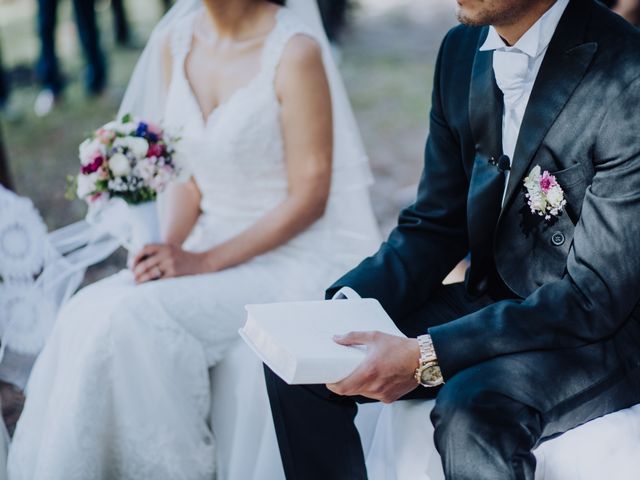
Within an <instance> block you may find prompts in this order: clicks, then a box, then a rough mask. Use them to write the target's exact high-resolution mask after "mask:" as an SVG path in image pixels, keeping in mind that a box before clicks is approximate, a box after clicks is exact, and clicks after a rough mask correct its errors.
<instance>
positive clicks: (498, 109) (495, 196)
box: [467, 28, 504, 284]
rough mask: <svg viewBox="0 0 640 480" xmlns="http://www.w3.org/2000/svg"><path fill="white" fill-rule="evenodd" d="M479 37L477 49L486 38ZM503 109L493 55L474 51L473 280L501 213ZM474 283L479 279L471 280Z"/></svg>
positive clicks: (470, 217)
mask: <svg viewBox="0 0 640 480" xmlns="http://www.w3.org/2000/svg"><path fill="white" fill-rule="evenodd" d="M487 32H488V28H485V31H484V32H483V34H482V35H480V40H479V43H478V48H480V46H481V45H482V43H483V42H484V39H485V38H486V36H487ZM503 110H504V106H503V101H502V92H500V90H499V88H498V86H497V84H496V81H495V75H494V73H493V52H492V51H488V52H481V51H479V50H478V51H477V52H476V56H475V60H474V64H473V70H472V74H471V85H470V90H469V122H470V125H471V131H472V133H473V138H474V141H475V145H476V155H475V160H474V165H473V170H472V173H471V180H470V184H469V193H468V201H467V219H468V229H469V240H470V248H471V257H472V263H473V265H474V268H473V269H472V272H471V275H472V276H473V277H475V276H476V274H477V275H482V273H483V272H484V273H486V270H487V262H488V261H489V257H490V253H491V251H492V248H491V245H492V241H493V233H494V230H495V226H496V224H497V221H498V216H499V214H500V206H501V200H502V192H503V189H504V174H503V173H502V172H499V171H498V169H497V168H496V166H495V165H493V164H491V163H490V161H491V159H492V158H493V159H498V158H499V157H500V155H502V114H503ZM471 280H472V281H471V283H472V284H473V283H476V282H477V281H479V280H480V278H472V279H471Z"/></svg>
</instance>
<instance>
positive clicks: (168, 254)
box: [135, 36, 333, 282]
mask: <svg viewBox="0 0 640 480" xmlns="http://www.w3.org/2000/svg"><path fill="white" fill-rule="evenodd" d="M276 90H277V93H278V97H279V100H280V102H281V105H282V109H281V116H282V118H281V121H282V126H283V132H284V145H285V159H286V165H287V174H288V185H289V188H288V195H287V198H286V199H285V200H284V201H283V202H282V203H281V204H280V205H278V206H277V207H276V208H274V209H273V210H272V211H270V212H269V213H267V214H266V215H265V216H264V217H262V218H261V219H260V220H258V221H257V222H256V223H255V224H254V225H252V226H251V227H249V228H248V229H247V230H245V231H244V232H241V233H240V234H239V235H237V236H235V237H234V238H231V239H230V240H228V241H226V242H224V243H222V244H220V245H218V246H216V247H214V248H213V249H211V250H209V251H207V252H203V253H201V254H193V253H188V252H184V251H182V250H181V249H178V248H174V247H170V246H169V247H167V246H158V245H155V246H153V245H152V246H149V247H146V248H145V249H144V250H143V251H142V252H141V253H140V255H139V259H140V260H139V261H138V262H137V265H136V267H135V273H136V279H137V281H139V282H144V281H148V280H150V279H153V278H156V277H157V275H158V272H162V276H163V277H167V276H180V275H192V274H197V273H207V272H215V271H219V270H223V269H226V268H230V267H233V266H236V265H239V264H241V263H244V262H246V261H248V260H250V259H252V258H253V257H255V256H258V255H261V254H263V253H266V252H268V251H270V250H273V249H275V248H277V247H279V246H281V245H283V244H285V243H287V242H288V241H289V240H291V239H292V238H293V237H295V236H296V235H298V234H299V233H301V232H302V231H304V230H305V229H307V228H308V227H309V226H310V225H311V224H313V223H314V222H315V221H316V220H318V219H319V218H320V217H322V215H323V214H324V211H325V208H326V204H327V200H328V198H329V190H330V185H331V161H332V154H333V153H332V152H333V121H332V111H331V94H330V90H329V84H328V81H327V77H326V73H325V70H324V65H323V62H322V53H321V49H320V47H319V46H318V45H317V44H316V43H315V42H314V41H313V40H311V39H310V38H308V37H303V36H298V37H295V38H294V39H293V40H292V41H291V42H289V44H288V45H287V47H286V50H285V52H284V55H283V57H282V61H281V64H280V67H279V70H278V74H277V78H276ZM158 269H159V270H158ZM154 273H156V275H154Z"/></svg>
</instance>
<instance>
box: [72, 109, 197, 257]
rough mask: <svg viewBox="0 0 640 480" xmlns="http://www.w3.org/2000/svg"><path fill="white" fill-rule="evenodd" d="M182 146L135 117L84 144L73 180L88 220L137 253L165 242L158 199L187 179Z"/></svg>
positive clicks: (101, 130) (103, 130) (102, 129)
mask: <svg viewBox="0 0 640 480" xmlns="http://www.w3.org/2000/svg"><path fill="white" fill-rule="evenodd" d="M178 141H179V139H178V137H176V136H174V135H171V134H170V133H168V132H167V131H165V130H163V129H162V128H161V127H159V126H157V125H153V124H151V123H148V122H144V121H142V120H139V119H135V118H133V117H132V116H131V115H125V116H124V117H122V119H120V120H119V121H114V122H110V123H107V124H106V125H104V126H103V127H100V128H99V129H98V130H96V131H95V132H93V134H92V135H91V136H90V137H89V138H88V139H86V140H85V141H84V142H82V144H80V152H79V153H80V173H79V174H78V175H77V176H73V177H71V178H70V188H69V192H68V193H69V197H70V198H74V197H76V196H77V197H78V198H80V199H82V200H84V201H85V202H86V203H87V204H88V205H89V213H88V215H87V221H88V222H89V223H90V224H92V225H95V226H96V227H98V228H100V229H102V230H104V231H108V232H109V233H110V234H111V235H112V236H114V237H115V238H117V239H118V240H119V241H120V243H121V245H123V246H124V247H125V248H127V249H128V250H129V251H130V252H131V253H134V254H135V253H136V252H137V251H139V250H140V249H141V248H142V247H143V246H144V245H147V244H149V243H157V242H160V241H161V232H160V225H159V218H158V212H157V208H156V202H155V200H156V198H157V196H158V194H160V193H162V191H163V190H164V189H165V188H166V187H167V186H168V185H169V184H170V183H171V182H173V181H176V180H185V179H186V178H185V177H187V175H186V172H185V169H184V168H182V167H181V165H180V162H179V159H178V153H177V151H176V145H177V143H178Z"/></svg>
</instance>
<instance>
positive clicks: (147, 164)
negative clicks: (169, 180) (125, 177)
mask: <svg viewBox="0 0 640 480" xmlns="http://www.w3.org/2000/svg"><path fill="white" fill-rule="evenodd" d="M133 173H134V174H135V175H136V176H137V177H140V178H141V179H142V180H143V181H144V182H145V184H147V185H149V182H150V181H151V179H152V178H153V176H154V175H155V174H156V166H155V164H154V162H153V159H151V158H143V159H142V160H140V161H139V162H138V163H136V168H135V169H134V172H133Z"/></svg>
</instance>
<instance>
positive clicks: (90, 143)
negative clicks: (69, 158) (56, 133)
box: [78, 138, 107, 165]
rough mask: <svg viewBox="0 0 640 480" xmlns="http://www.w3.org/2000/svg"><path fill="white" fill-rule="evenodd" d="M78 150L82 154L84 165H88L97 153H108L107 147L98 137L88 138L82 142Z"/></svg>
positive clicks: (81, 160)
mask: <svg viewBox="0 0 640 480" xmlns="http://www.w3.org/2000/svg"><path fill="white" fill-rule="evenodd" d="M78 150H79V152H78V153H79V155H80V163H81V164H82V165H88V164H89V163H91V162H92V161H93V159H94V157H95V156H96V155H97V154H99V155H106V153H107V149H106V147H105V146H104V144H103V143H102V142H101V141H100V140H98V139H97V138H95V139H94V138H88V139H87V140H85V141H84V142H82V143H81V144H80V147H79V149H78Z"/></svg>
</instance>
